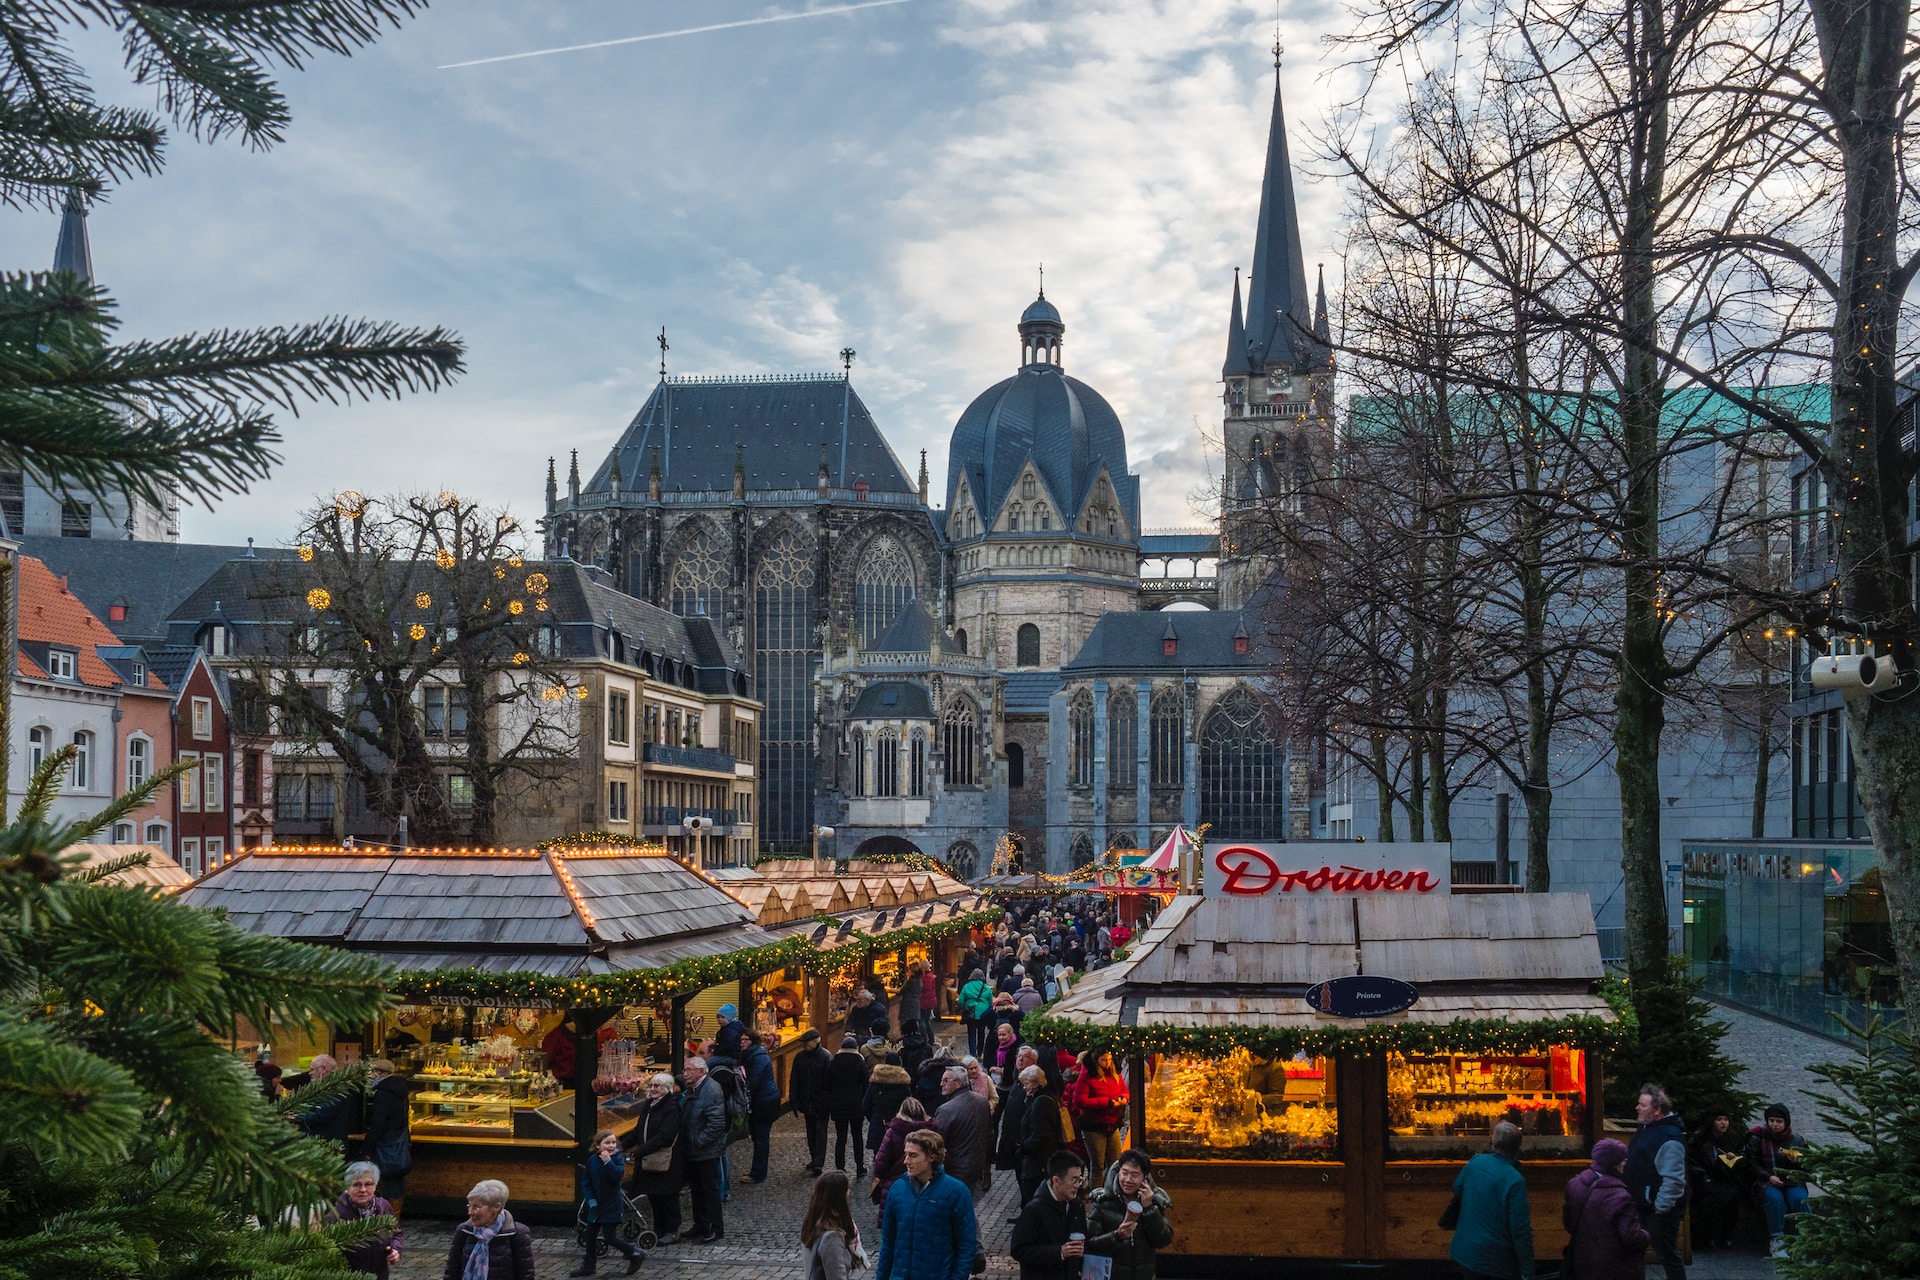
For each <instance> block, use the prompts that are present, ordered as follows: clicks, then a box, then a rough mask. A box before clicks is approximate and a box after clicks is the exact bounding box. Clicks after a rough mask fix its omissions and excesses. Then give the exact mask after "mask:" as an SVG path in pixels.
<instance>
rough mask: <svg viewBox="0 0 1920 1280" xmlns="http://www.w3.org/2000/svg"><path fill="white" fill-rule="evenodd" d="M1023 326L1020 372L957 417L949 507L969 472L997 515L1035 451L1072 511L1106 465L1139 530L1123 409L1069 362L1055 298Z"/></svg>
mask: <svg viewBox="0 0 1920 1280" xmlns="http://www.w3.org/2000/svg"><path fill="white" fill-rule="evenodd" d="M1020 329H1021V336H1022V355H1023V357H1025V359H1026V363H1024V364H1023V366H1022V367H1021V369H1020V372H1018V373H1016V374H1014V375H1013V376H1012V377H1011V378H1008V379H1006V380H1005V381H1004V382H1000V383H996V384H995V385H994V386H992V387H989V388H987V390H985V391H983V392H981V393H980V395H979V396H977V397H976V398H975V399H974V401H973V403H972V404H970V405H968V406H967V409H966V412H964V413H962V414H961V415H960V421H959V422H958V423H956V424H955V425H954V428H953V436H952V439H951V440H950V441H949V443H948V449H947V501H948V505H949V507H951V506H952V503H953V498H954V494H955V492H956V490H957V488H958V486H959V483H960V477H961V476H962V475H964V476H966V478H967V484H968V487H969V488H970V489H971V490H972V493H973V499H974V501H975V503H977V504H978V505H979V508H980V512H981V517H982V523H986V522H987V521H989V520H991V518H992V515H993V513H994V512H997V511H998V510H999V509H1000V505H1001V503H1002V502H1004V501H1005V499H1006V496H1007V491H1008V490H1009V489H1010V488H1011V487H1012V486H1013V483H1014V481H1015V480H1016V479H1017V478H1018V476H1019V473H1020V470H1021V468H1022V467H1023V466H1024V465H1025V464H1026V460H1027V458H1028V457H1029V456H1031V457H1032V458H1033V460H1034V462H1035V464H1036V465H1037V466H1038V467H1039V469H1040V474H1041V476H1042V478H1043V479H1044V480H1045V481H1046V485H1047V488H1048V489H1050V490H1051V491H1052V493H1053V497H1054V501H1055V502H1057V503H1059V504H1060V505H1061V507H1062V508H1063V510H1064V512H1065V513H1066V514H1067V516H1068V518H1069V519H1071V518H1072V515H1073V513H1076V512H1078V511H1079V510H1080V507H1081V505H1082V504H1083V503H1084V502H1085V501H1086V498H1087V494H1088V492H1089V490H1091V488H1092V487H1093V483H1094V479H1095V477H1097V476H1098V475H1099V474H1100V470H1101V468H1102V467H1105V468H1106V470H1107V473H1108V474H1109V475H1110V476H1111V477H1112V479H1113V485H1114V490H1115V493H1116V494H1117V496H1118V497H1119V499H1120V504H1121V506H1122V508H1123V509H1124V510H1125V513H1126V518H1127V523H1128V525H1129V526H1130V527H1131V528H1132V529H1133V530H1134V531H1135V532H1136V533H1137V532H1138V531H1139V528H1140V499H1139V484H1138V481H1137V480H1136V479H1135V478H1134V477H1132V476H1130V475H1129V474H1128V473H1127V437H1126V432H1125V431H1124V430H1123V429H1122V427H1121V425H1120V416H1119V415H1118V414H1116V413H1115V412H1114V411H1113V406H1112V405H1109V404H1108V403H1107V401H1106V398H1105V397H1104V396H1102V395H1101V394H1100V393H1099V392H1098V391H1095V390H1094V389H1093V388H1092V387H1090V386H1088V385H1087V384H1086V383H1084V382H1082V381H1080V380H1079V379H1078V378H1070V377H1068V376H1067V375H1066V373H1065V372H1064V371H1063V370H1062V369H1061V367H1060V362H1059V346H1058V335H1059V333H1060V332H1061V331H1062V330H1064V329H1065V326H1064V325H1063V324H1062V323H1061V321H1060V313H1059V311H1058V310H1056V309H1055V308H1054V305H1053V304H1052V303H1051V302H1048V301H1047V300H1046V299H1045V298H1044V297H1041V298H1039V299H1037V300H1035V301H1034V303H1033V304H1032V305H1031V306H1029V307H1028V308H1027V311H1026V314H1025V315H1024V316H1022V317H1021V323H1020ZM1036 330H1038V331H1040V332H1039V333H1037V334H1036V332H1035V331H1036ZM1048 331H1050V332H1048ZM1036 337H1039V338H1042V339H1044V338H1047V337H1051V338H1053V344H1052V345H1051V346H1050V347H1046V346H1039V345H1038V344H1036V343H1035V341H1034V339H1035V338H1036ZM1036 355H1037V356H1039V357H1040V358H1038V359H1036V358H1035V356H1036Z"/></svg>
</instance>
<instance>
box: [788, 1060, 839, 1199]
mask: <svg viewBox="0 0 1920 1280" xmlns="http://www.w3.org/2000/svg"><path fill="white" fill-rule="evenodd" d="M832 1064H833V1055H832V1054H830V1053H828V1052H827V1051H826V1050H825V1049H824V1048H822V1047H821V1045H820V1033H819V1032H818V1031H815V1030H814V1029H813V1028H811V1027H809V1028H807V1029H806V1030H805V1031H803V1032H801V1033H800V1051H799V1052H798V1053H796V1054H795V1055H794V1057H793V1067H792V1069H791V1070H790V1071H789V1073H788V1075H787V1102H788V1105H789V1106H791V1107H792V1108H793V1113H794V1114H795V1115H797V1116H799V1117H800V1118H801V1119H802V1121H803V1122H804V1123H805V1124H806V1127H807V1172H808V1173H810V1174H812V1175H813V1176H814V1177H816V1178H817V1177H819V1176H820V1171H821V1170H822V1169H823V1168H825V1167H826V1164H827V1068H828V1067H830V1066H831V1065H832Z"/></svg>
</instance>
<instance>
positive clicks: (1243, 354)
mask: <svg viewBox="0 0 1920 1280" xmlns="http://www.w3.org/2000/svg"><path fill="white" fill-rule="evenodd" d="M1252 372H1253V366H1252V365H1250V364H1248V363H1247V322H1246V320H1245V319H1243V318H1242V316H1241V313H1240V268H1238V267H1235V268H1234V269H1233V317H1232V319H1230V320H1228V321H1227V359H1226V363H1224V364H1222V365H1221V366H1220V376H1221V377H1223V378H1231V377H1233V376H1234V375H1235V374H1249V373H1252Z"/></svg>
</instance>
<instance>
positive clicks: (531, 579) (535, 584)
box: [527, 573, 550, 596]
mask: <svg viewBox="0 0 1920 1280" xmlns="http://www.w3.org/2000/svg"><path fill="white" fill-rule="evenodd" d="M549 585H550V584H549V583H548V582H547V575H546V574H544V573H534V574H529V575H528V576H527V594H528V595H530V596H543V595H545V594H547V587H548V586H549Z"/></svg>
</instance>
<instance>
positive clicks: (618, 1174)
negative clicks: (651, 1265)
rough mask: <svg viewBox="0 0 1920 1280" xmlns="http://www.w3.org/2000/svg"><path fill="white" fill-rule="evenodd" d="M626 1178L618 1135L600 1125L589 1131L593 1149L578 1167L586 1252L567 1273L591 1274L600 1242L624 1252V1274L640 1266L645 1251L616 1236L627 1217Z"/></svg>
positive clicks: (624, 1159)
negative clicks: (594, 1130) (578, 1262)
mask: <svg viewBox="0 0 1920 1280" xmlns="http://www.w3.org/2000/svg"><path fill="white" fill-rule="evenodd" d="M626 1180H627V1157H626V1153H625V1152H623V1151H621V1150H620V1138H619V1136H618V1135H617V1134H615V1133H614V1131H613V1130H611V1129H602V1130H600V1132H598V1133H596V1134H594V1135H593V1151H592V1153H591V1154H589V1155H588V1156H587V1163H586V1165H585V1166H584V1167H583V1168H582V1169H581V1170H580V1204H581V1208H582V1210H583V1212H584V1214H585V1217H586V1220H587V1238H586V1240H585V1242H584V1243H585V1245H586V1253H585V1254H584V1256H582V1257H581V1259H580V1265H579V1266H577V1267H575V1268H574V1269H573V1270H572V1271H569V1272H568V1273H567V1274H568V1275H570V1276H590V1275H592V1274H593V1273H594V1270H595V1268H596V1263H597V1262H598V1259H599V1254H600V1245H601V1243H602V1242H604V1243H605V1244H606V1247H607V1248H609V1249H617V1250H619V1251H620V1252H621V1253H623V1254H625V1255H626V1257H627V1274H628V1275H632V1274H633V1273H634V1272H636V1271H638V1270H639V1269H640V1263H641V1261H642V1260H643V1258H644V1256H645V1255H643V1254H642V1253H641V1252H640V1251H639V1250H638V1249H636V1248H634V1247H633V1246H632V1245H630V1244H628V1243H627V1242H626V1241H625V1240H622V1239H621V1238H620V1225H621V1224H622V1223H623V1222H625V1221H626V1219H627V1199H626V1196H625V1195H624V1194H623V1193H622V1191H621V1184H623V1183H624V1182H626Z"/></svg>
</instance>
